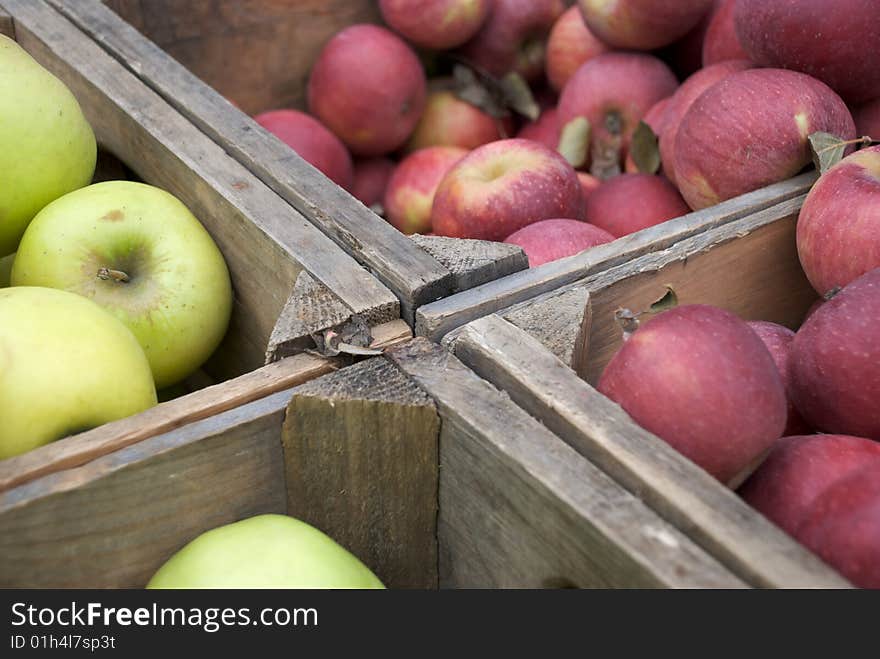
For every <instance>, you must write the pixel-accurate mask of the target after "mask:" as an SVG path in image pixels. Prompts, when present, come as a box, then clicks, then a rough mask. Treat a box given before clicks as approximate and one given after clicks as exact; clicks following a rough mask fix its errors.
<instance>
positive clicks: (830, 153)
mask: <svg viewBox="0 0 880 659" xmlns="http://www.w3.org/2000/svg"><path fill="white" fill-rule="evenodd" d="M808 139H809V141H810V152H811V153H812V156H813V165H815V167H816V170H817V171H818V172H819V173H820V174H824V173H825V172H827V171H828V170H829V169H831V168H832V167H834V165H836V164H837V163H839V162H840V161H841V160H842V159H843V154H844V152H845V151H846V146H847V144H848V142H846V140H842V139H840V138H839V137H836V136H834V135H831V134H830V133H822V132H818V133H813V134H812V135H810V137H809V138H808Z"/></svg>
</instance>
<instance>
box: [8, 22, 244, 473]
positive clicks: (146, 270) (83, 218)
mask: <svg viewBox="0 0 880 659" xmlns="http://www.w3.org/2000/svg"><path fill="white" fill-rule="evenodd" d="M96 159H97V145H96V141H95V135H94V132H93V131H92V127H91V126H90V125H89V123H88V121H87V120H86V118H85V116H84V115H83V112H82V109H81V108H80V106H79V104H78V103H77V100H76V98H75V97H74V95H73V94H72V93H71V92H70V90H69V89H68V88H67V87H66V86H65V85H64V83H63V82H61V81H60V80H59V79H58V78H56V77H55V76H53V75H52V74H51V73H49V72H48V71H47V70H46V69H44V68H43V67H42V66H40V64H39V63H37V62H36V61H35V60H34V59H33V58H31V56H30V55H29V54H28V53H27V52H25V51H24V50H23V49H22V48H21V47H20V46H19V45H18V44H17V43H16V42H15V41H13V40H11V39H8V38H6V37H4V36H2V35H0V459H3V458H8V457H11V456H14V455H19V454H21V453H24V452H26V451H29V450H31V449H33V448H36V447H38V446H41V445H44V444H47V443H49V442H52V441H55V440H58V439H61V438H63V437H66V436H69V435H72V434H76V433H77V432H81V431H83V430H87V429H90V428H94V427H96V426H99V425H102V424H104V423H107V422H109V421H113V420H116V419H120V418H124V417H127V416H130V415H132V414H136V413H138V412H141V411H143V410H145V409H147V408H149V407H152V406H153V405H155V404H156V403H157V399H158V397H157V389H163V388H165V387H169V386H172V385H174V384H176V383H179V382H180V381H182V380H183V379H185V378H187V377H188V376H189V375H191V374H192V373H193V372H194V371H195V370H197V369H198V368H199V367H200V366H201V365H202V364H203V363H204V362H205V360H207V358H208V357H209V356H210V355H211V353H213V352H214V350H215V349H216V348H217V346H218V345H219V343H220V341H221V340H222V338H223V336H224V334H225V333H226V328H227V326H228V324H229V317H230V313H231V310H232V286H231V283H230V279H229V272H228V270H227V267H226V263H225V261H224V260H223V256H222V255H221V253H220V251H219V249H217V246H216V245H215V244H214V241H213V240H212V239H211V236H210V235H209V234H208V232H207V231H206V230H205V229H204V227H203V226H202V225H201V223H200V222H199V221H198V220H197V219H196V218H195V217H194V216H193V215H192V213H190V211H189V210H188V209H187V208H186V206H184V204H183V203H181V202H180V201H179V200H178V199H176V198H175V197H174V196H172V195H171V194H169V193H167V192H165V191H163V190H160V189H158V188H155V187H152V186H149V185H145V184H142V183H135V182H131V181H108V182H104V183H97V184H94V185H89V183H90V182H91V181H92V178H93V175H94V171H95V163H96Z"/></svg>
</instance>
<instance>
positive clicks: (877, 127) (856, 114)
mask: <svg viewBox="0 0 880 659" xmlns="http://www.w3.org/2000/svg"><path fill="white" fill-rule="evenodd" d="M878 91H880V90H878ZM852 113H853V120H855V122H856V133H857V134H859V135H869V136H870V137H872V138H873V139H874V140H875V141H877V140H880V98H875V99H874V100H873V101H868V102H867V103H862V104H861V105H859V106H857V107H855V108H853V111H852Z"/></svg>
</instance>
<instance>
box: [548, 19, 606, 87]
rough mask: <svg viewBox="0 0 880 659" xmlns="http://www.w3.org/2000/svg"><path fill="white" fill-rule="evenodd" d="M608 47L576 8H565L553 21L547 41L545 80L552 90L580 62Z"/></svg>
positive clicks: (568, 75) (576, 68)
mask: <svg viewBox="0 0 880 659" xmlns="http://www.w3.org/2000/svg"><path fill="white" fill-rule="evenodd" d="M608 50H610V48H609V47H608V46H606V45H605V44H604V43H602V42H601V41H599V39H597V38H596V37H595V36H594V35H593V33H592V32H590V29H589V28H588V27H587V25H586V23H584V19H583V17H582V16H581V12H580V10H579V9H578V8H577V7H569V8H568V9H567V10H566V11H565V13H564V14H562V16H560V17H559V19H558V20H557V21H556V24H555V25H554V26H553V30H551V32H550V39H549V40H548V41H547V66H546V69H547V80H548V81H549V82H550V86H551V87H553V89H555V90H556V91H562V88H563V87H565V83H567V82H568V80H569V78H571V76H572V75H574V72H575V71H577V70H578V69H579V68H580V67H581V65H582V64H583V63H584V62H586V61H587V60H589V59H592V58H594V57H595V56H596V55H601V54H602V53H604V52H607V51H608Z"/></svg>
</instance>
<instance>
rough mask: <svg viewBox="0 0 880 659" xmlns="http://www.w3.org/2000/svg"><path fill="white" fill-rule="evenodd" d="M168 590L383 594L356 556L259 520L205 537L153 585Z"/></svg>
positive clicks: (299, 529) (313, 535)
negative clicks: (365, 591)
mask: <svg viewBox="0 0 880 659" xmlns="http://www.w3.org/2000/svg"><path fill="white" fill-rule="evenodd" d="M147 588H150V589H166V588H339V589H351V588H358V589H360V588H384V586H383V585H382V582H381V581H379V579H378V578H377V577H376V575H375V574H373V573H372V572H371V571H370V569H369V568H368V567H367V566H366V565H364V564H363V563H361V562H360V561H359V560H358V559H357V558H356V557H355V556H354V555H353V554H351V553H350V552H348V551H347V550H346V549H344V548H343V547H341V546H340V545H339V544H337V543H336V542H335V541H334V540H333V539H332V538H330V537H329V536H327V535H326V534H324V533H322V532H321V531H319V530H318V529H316V528H315V527H314V526H311V525H309V524H306V523H305V522H303V521H300V520H298V519H295V518H293V517H288V516H287V515H274V514H266V515H257V516H256V517H250V518H247V519H243V520H241V521H238V522H233V523H232V524H227V525H225V526H220V527H218V528H215V529H212V530H210V531H206V532H205V533H202V534H201V535H200V536H199V537H197V538H196V539H195V540H193V541H191V542H190V543H189V544H187V545H186V546H185V547H183V548H182V549H180V550H179V551H178V552H177V553H176V554H174V555H173V556H172V557H171V558H169V559H168V561H167V562H166V563H165V564H164V565H162V567H160V568H159V570H158V571H157V572H156V573H155V574H154V575H153V577H152V578H151V579H150V582H149V583H148V584H147Z"/></svg>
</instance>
